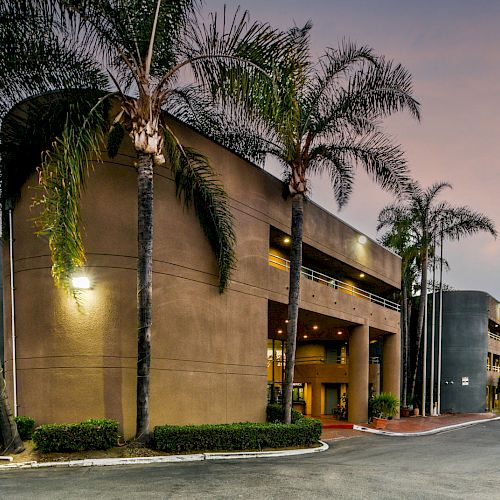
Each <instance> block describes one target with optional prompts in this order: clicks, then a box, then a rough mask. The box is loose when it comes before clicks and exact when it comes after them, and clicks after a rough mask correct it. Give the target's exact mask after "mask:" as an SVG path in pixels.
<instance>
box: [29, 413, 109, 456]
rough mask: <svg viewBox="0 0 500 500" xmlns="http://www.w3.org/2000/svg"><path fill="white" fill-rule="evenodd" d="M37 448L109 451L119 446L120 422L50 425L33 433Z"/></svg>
mask: <svg viewBox="0 0 500 500" xmlns="http://www.w3.org/2000/svg"><path fill="white" fill-rule="evenodd" d="M33 442H34V444H35V448H36V449H38V450H40V451H41V452H43V453H48V452H51V451H84V450H107V449H108V448H111V447H113V446H116V445H117V444H118V422H115V421H114V420H107V419H90V420H85V421H84V422H80V423H78V424H48V425H41V426H40V427H37V428H36V429H35V431H34V432H33Z"/></svg>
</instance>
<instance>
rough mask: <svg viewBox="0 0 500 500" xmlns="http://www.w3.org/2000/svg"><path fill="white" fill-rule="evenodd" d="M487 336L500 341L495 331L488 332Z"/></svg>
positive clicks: (499, 336)
mask: <svg viewBox="0 0 500 500" xmlns="http://www.w3.org/2000/svg"><path fill="white" fill-rule="evenodd" d="M488 337H489V338H490V339H493V340H498V341H499V342H500V335H497V334H496V333H492V332H488Z"/></svg>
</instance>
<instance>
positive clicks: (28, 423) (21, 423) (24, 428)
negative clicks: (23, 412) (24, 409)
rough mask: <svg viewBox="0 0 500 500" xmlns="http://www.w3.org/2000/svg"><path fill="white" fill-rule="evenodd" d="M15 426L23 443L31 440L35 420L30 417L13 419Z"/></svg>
mask: <svg viewBox="0 0 500 500" xmlns="http://www.w3.org/2000/svg"><path fill="white" fill-rule="evenodd" d="M14 420H15V422H16V425H17V432H19V436H20V437H21V439H22V440H23V441H27V440H28V439H31V436H32V434H33V431H34V429H35V420H34V419H32V418H30V417H23V416H19V417H14Z"/></svg>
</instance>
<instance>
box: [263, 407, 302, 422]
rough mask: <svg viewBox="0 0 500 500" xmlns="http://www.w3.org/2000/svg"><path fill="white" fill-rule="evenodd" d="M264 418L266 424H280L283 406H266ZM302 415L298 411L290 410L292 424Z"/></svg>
mask: <svg viewBox="0 0 500 500" xmlns="http://www.w3.org/2000/svg"><path fill="white" fill-rule="evenodd" d="M266 416H267V421H268V422H273V423H275V424H276V423H280V422H283V406H281V405H280V404H278V403H274V404H272V405H267V408H266ZM301 418H304V415H302V413H300V411H297V410H294V409H293V408H292V424H295V423H297V422H298V421H299V420H300V419H301Z"/></svg>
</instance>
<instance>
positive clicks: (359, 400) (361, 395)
mask: <svg viewBox="0 0 500 500" xmlns="http://www.w3.org/2000/svg"><path fill="white" fill-rule="evenodd" d="M369 330H370V329H369V327H368V325H359V326H355V327H354V328H352V330H351V334H350V338H349V392H348V396H349V399H348V410H349V415H348V417H349V422H353V423H356V424H364V423H366V422H368V386H369V379H370V359H369V354H370V351H369V342H370V335H369Z"/></svg>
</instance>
